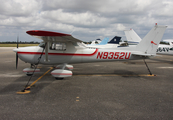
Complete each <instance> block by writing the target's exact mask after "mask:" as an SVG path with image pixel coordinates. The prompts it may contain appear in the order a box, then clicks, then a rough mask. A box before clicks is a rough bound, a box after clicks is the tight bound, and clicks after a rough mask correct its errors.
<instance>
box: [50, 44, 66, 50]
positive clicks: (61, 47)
mask: <svg viewBox="0 0 173 120" xmlns="http://www.w3.org/2000/svg"><path fill="white" fill-rule="evenodd" d="M49 49H50V50H58V51H65V50H66V44H65V43H50V47H49Z"/></svg>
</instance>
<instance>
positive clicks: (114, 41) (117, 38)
mask: <svg viewBox="0 0 173 120" xmlns="http://www.w3.org/2000/svg"><path fill="white" fill-rule="evenodd" d="M120 40H121V37H118V36H115V37H114V38H112V40H111V41H109V42H108V44H119V42H120Z"/></svg>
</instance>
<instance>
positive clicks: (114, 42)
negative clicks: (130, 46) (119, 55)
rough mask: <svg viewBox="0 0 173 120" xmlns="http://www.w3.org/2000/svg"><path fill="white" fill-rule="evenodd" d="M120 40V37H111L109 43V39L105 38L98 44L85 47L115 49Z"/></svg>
mask: <svg viewBox="0 0 173 120" xmlns="http://www.w3.org/2000/svg"><path fill="white" fill-rule="evenodd" d="M120 40H121V37H118V36H115V37H113V38H112V39H111V40H110V41H109V38H107V37H106V38H104V39H103V40H102V41H101V42H100V43H99V44H91V45H87V47H92V48H115V47H117V46H119V42H120ZM108 41H109V42H108Z"/></svg>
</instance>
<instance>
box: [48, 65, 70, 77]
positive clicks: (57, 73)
mask: <svg viewBox="0 0 173 120" xmlns="http://www.w3.org/2000/svg"><path fill="white" fill-rule="evenodd" d="M55 68H57V69H55V70H53V71H52V72H51V74H52V76H53V77H55V79H57V80H62V79H64V78H65V77H71V76H72V71H70V70H72V69H73V66H72V65H67V64H66V63H65V64H61V65H58V66H56V67H55ZM65 69H66V70H65Z"/></svg>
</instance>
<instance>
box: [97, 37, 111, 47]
mask: <svg viewBox="0 0 173 120" xmlns="http://www.w3.org/2000/svg"><path fill="white" fill-rule="evenodd" d="M108 41H109V38H108V37H105V38H104V39H103V40H102V41H101V42H100V43H99V45H106V44H107V43H108Z"/></svg>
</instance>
